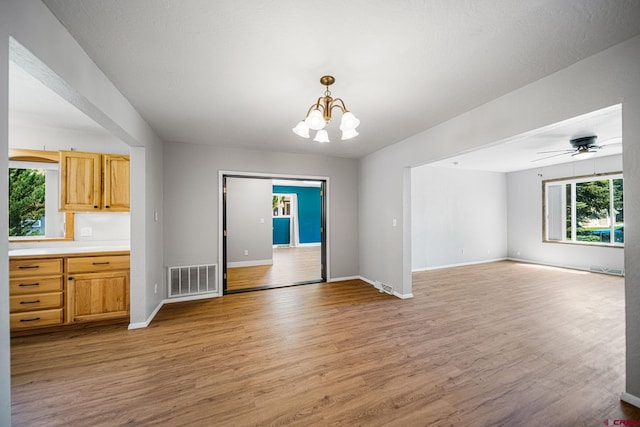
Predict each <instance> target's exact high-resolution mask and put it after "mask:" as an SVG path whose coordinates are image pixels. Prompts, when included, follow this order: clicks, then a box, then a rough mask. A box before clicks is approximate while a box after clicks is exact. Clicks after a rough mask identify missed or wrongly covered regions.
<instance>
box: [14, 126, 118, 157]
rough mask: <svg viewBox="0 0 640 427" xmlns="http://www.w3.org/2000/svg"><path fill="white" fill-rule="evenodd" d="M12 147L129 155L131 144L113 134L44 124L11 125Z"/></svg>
mask: <svg viewBox="0 0 640 427" xmlns="http://www.w3.org/2000/svg"><path fill="white" fill-rule="evenodd" d="M9 146H10V147H11V148H25V149H30V150H46V151H59V150H71V149H74V150H76V151H89V152H93V153H109V154H124V155H129V146H128V145H127V144H125V143H124V142H122V141H121V140H119V139H118V138H116V137H114V136H113V135H102V134H95V133H92V132H80V131H74V130H69V129H58V128H51V127H43V126H16V125H13V126H11V129H10V132H9Z"/></svg>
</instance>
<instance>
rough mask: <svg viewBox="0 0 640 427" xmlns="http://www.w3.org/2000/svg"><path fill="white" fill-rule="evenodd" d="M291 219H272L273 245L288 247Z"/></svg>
mask: <svg viewBox="0 0 640 427" xmlns="http://www.w3.org/2000/svg"><path fill="white" fill-rule="evenodd" d="M290 224H291V219H290V218H288V217H274V218H273V244H274V245H288V244H289V241H290V239H291V229H290Z"/></svg>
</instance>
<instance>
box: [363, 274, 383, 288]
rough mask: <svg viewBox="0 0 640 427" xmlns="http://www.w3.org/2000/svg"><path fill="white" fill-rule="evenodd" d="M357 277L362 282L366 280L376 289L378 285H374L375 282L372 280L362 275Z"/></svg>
mask: <svg viewBox="0 0 640 427" xmlns="http://www.w3.org/2000/svg"><path fill="white" fill-rule="evenodd" d="M358 279H360V280H362V281H363V282H367V283H368V284H370V285H371V286H373V287H374V288H376V289H378V287H377V286H376V282H374V281H373V280H369V279H367V278H366V277H363V276H358Z"/></svg>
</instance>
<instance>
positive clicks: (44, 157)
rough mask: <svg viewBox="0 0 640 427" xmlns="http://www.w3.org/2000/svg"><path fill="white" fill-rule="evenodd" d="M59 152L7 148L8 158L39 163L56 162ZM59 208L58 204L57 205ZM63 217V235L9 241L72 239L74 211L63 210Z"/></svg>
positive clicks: (13, 238)
mask: <svg viewBox="0 0 640 427" xmlns="http://www.w3.org/2000/svg"><path fill="white" fill-rule="evenodd" d="M58 159H59V154H58V152H57V151H44V150H27V149H21V148H11V149H9V160H13V161H20V162H40V163H58V162H59V160H58ZM58 208H59V206H58ZM64 214H65V218H64V224H65V229H64V237H45V236H37V237H31V238H29V237H26V236H14V237H9V243H32V242H68V241H73V240H74V228H75V227H74V220H75V217H74V213H73V212H65V213H64Z"/></svg>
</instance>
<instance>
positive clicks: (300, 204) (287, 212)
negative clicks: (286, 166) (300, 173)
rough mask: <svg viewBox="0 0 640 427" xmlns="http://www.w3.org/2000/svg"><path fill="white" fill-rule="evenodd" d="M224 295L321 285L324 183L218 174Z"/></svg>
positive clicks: (324, 217) (324, 238)
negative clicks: (221, 187)
mask: <svg viewBox="0 0 640 427" xmlns="http://www.w3.org/2000/svg"><path fill="white" fill-rule="evenodd" d="M222 185H223V190H222V254H223V259H222V267H223V272H222V273H223V274H222V278H223V293H224V294H230V293H236V292H246V291H253V290H260V289H270V288H277V287H284V286H292V285H301V284H309V283H320V282H325V281H326V277H327V273H326V270H327V268H326V258H327V257H326V237H325V236H326V232H325V230H326V212H327V209H326V179H318V178H307V177H293V178H292V177H277V176H252V175H240V174H238V175H236V174H223V175H222Z"/></svg>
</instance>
